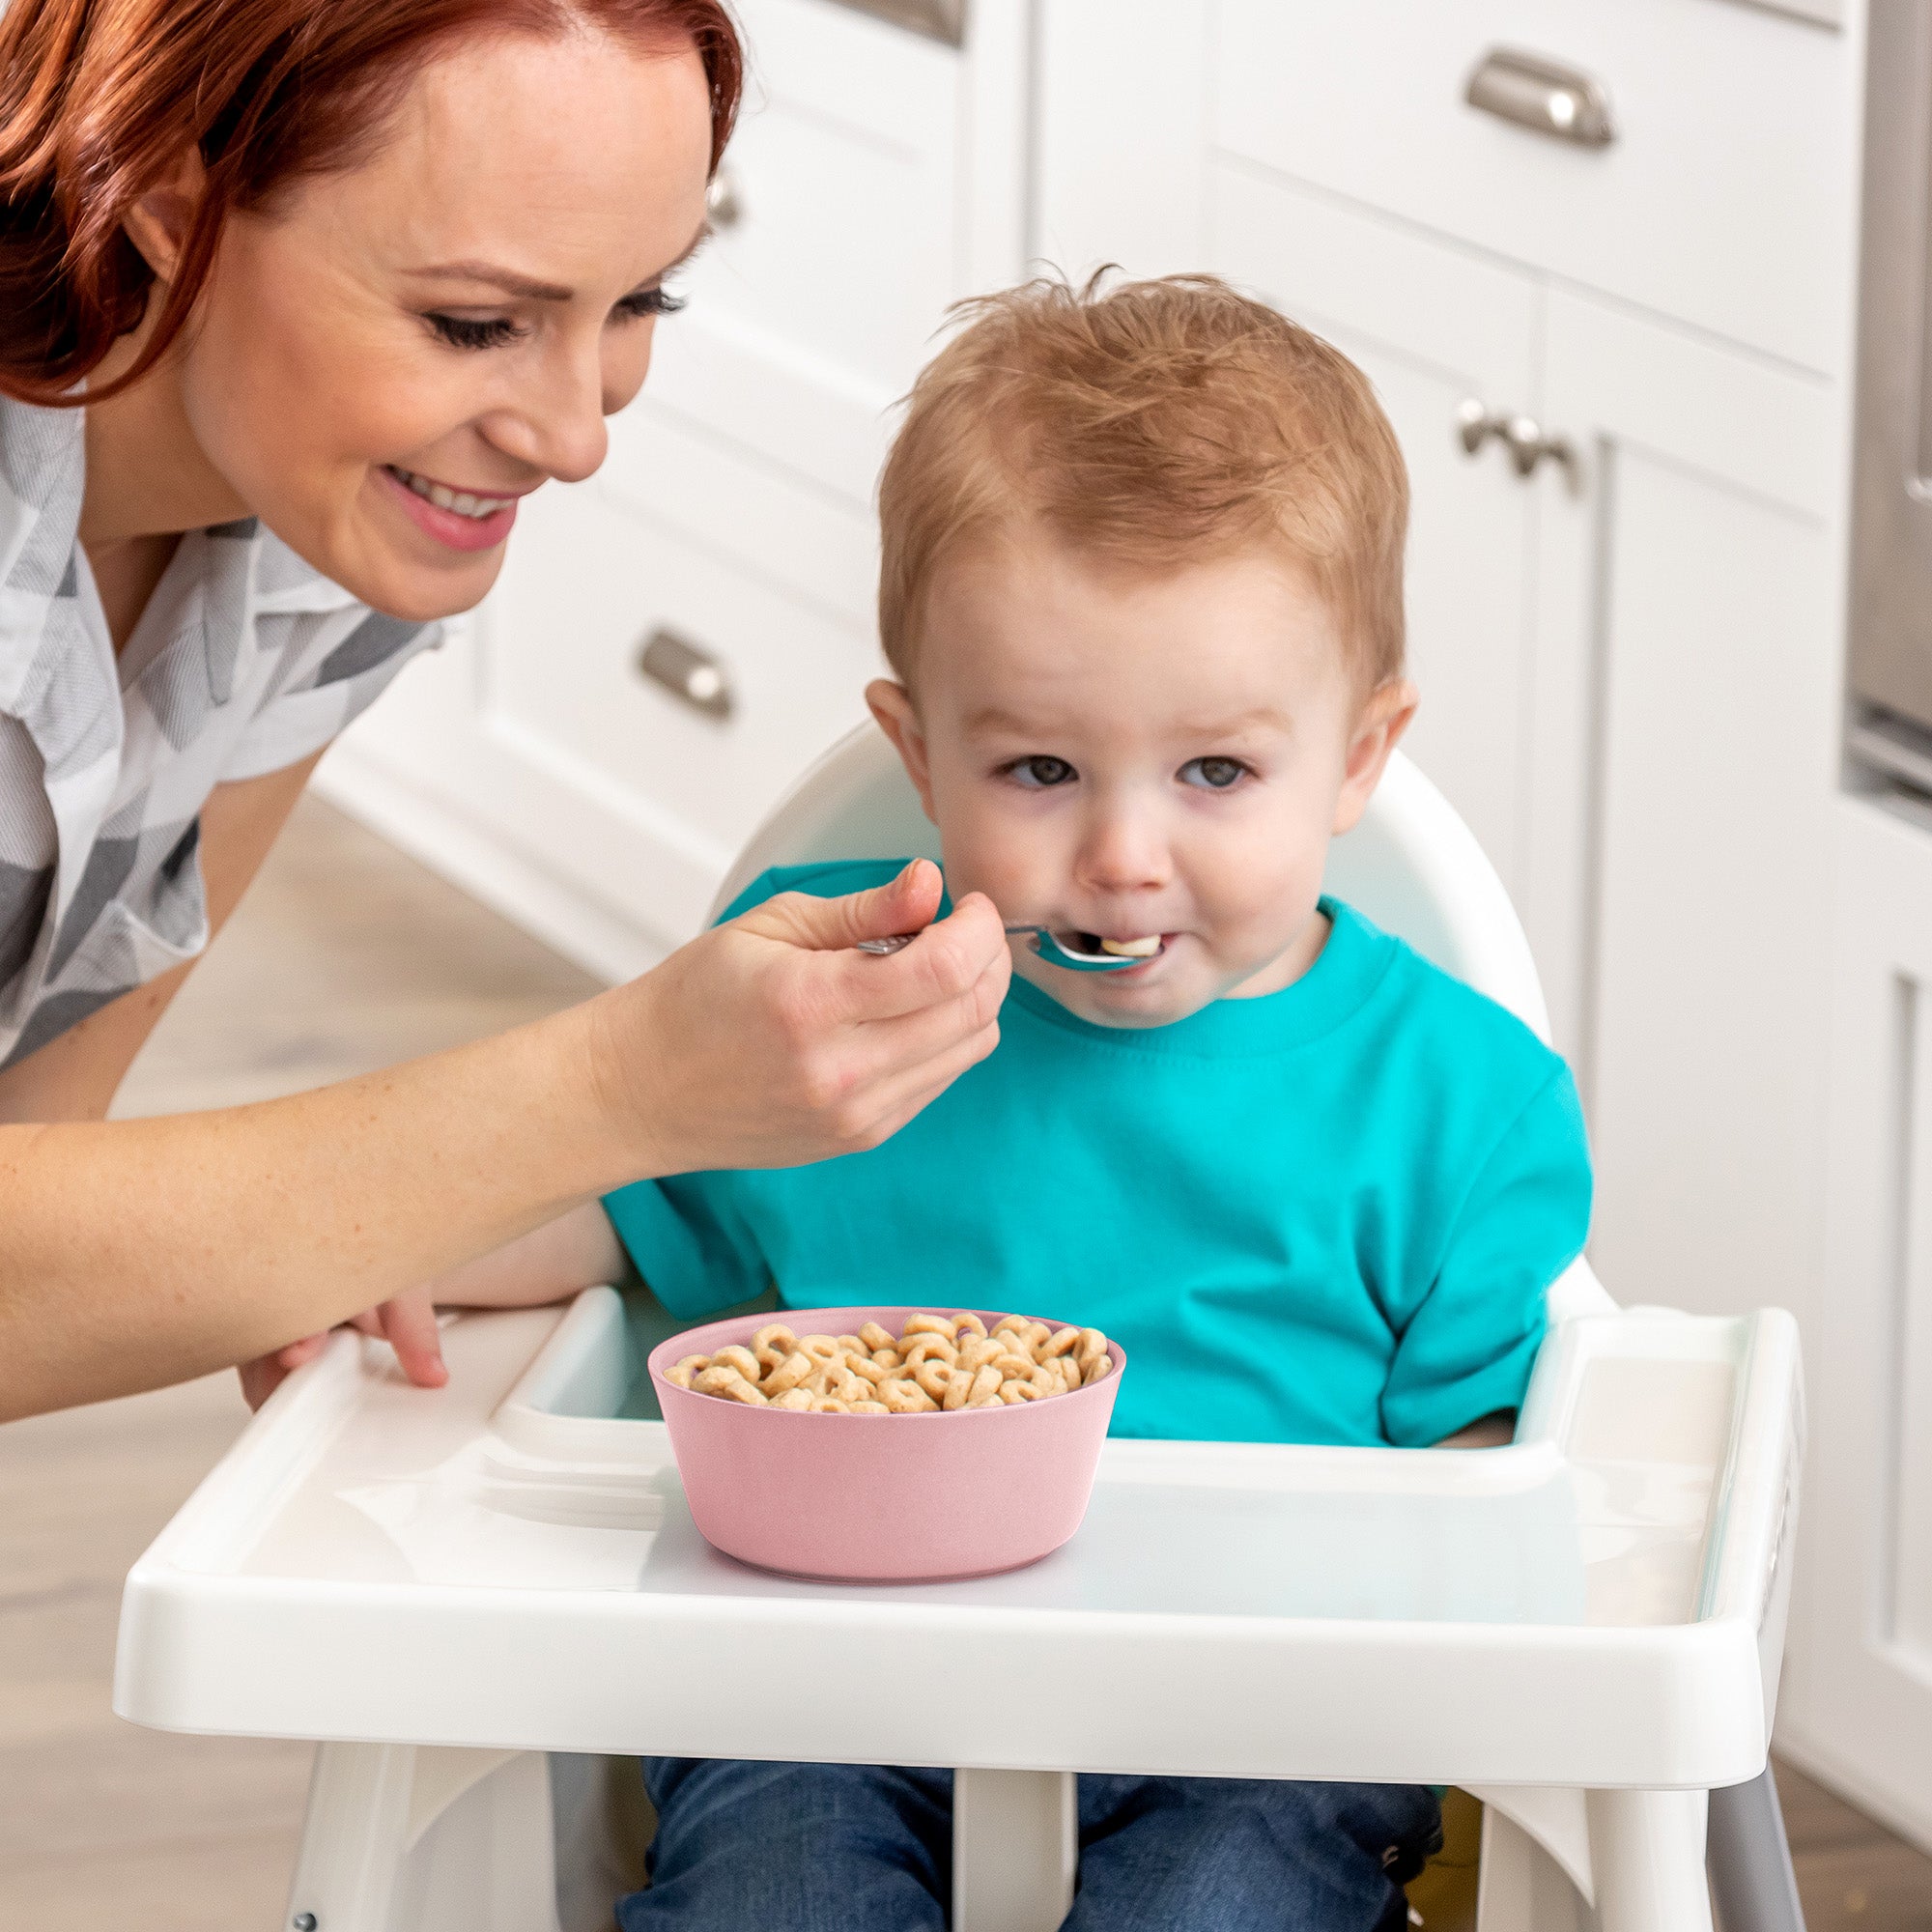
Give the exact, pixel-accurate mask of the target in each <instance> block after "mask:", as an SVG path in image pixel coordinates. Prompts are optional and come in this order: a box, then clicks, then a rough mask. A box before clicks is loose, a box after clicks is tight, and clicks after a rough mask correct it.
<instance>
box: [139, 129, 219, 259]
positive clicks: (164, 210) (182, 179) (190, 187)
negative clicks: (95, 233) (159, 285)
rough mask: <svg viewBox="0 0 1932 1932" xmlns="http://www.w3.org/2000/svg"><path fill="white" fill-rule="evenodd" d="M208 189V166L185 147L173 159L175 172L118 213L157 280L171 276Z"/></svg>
mask: <svg viewBox="0 0 1932 1932" xmlns="http://www.w3.org/2000/svg"><path fill="white" fill-rule="evenodd" d="M207 190H208V170H207V169H206V168H204V167H203V166H202V164H201V152H200V150H199V149H197V148H188V149H185V151H184V152H183V154H182V156H181V159H180V160H179V161H177V162H176V163H175V170H174V173H173V174H172V175H170V176H169V177H168V179H167V180H166V181H164V182H156V185H154V186H153V187H151V188H150V189H149V190H148V191H147V193H146V194H144V195H142V196H141V198H140V199H139V200H138V201H136V202H135V203H134V205H133V207H131V208H130V209H129V210H128V213H126V214H125V215H123V216H122V217H121V226H122V227H123V228H124V229H125V230H126V231H127V235H128V241H131V242H133V244H134V247H135V251H136V252H137V253H138V254H139V255H140V257H141V259H142V261H144V262H145V263H147V265H148V267H149V268H151V269H152V270H154V271H155V278H156V281H160V282H171V281H173V280H174V278H175V270H176V269H177V268H178V267H179V266H180V264H181V257H182V250H183V249H184V248H185V246H186V245H187V235H188V230H189V228H190V227H192V226H193V224H194V215H195V211H196V210H197V209H198V208H199V207H200V206H201V198H202V196H203V195H204V194H205V193H206V192H207Z"/></svg>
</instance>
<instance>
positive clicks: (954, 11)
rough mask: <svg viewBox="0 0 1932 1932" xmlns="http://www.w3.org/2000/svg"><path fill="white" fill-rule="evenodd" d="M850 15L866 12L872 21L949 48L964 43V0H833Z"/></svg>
mask: <svg viewBox="0 0 1932 1932" xmlns="http://www.w3.org/2000/svg"><path fill="white" fill-rule="evenodd" d="M837 4H838V6H840V7H844V8H848V9H849V10H850V11H851V12H852V13H854V14H871V16H872V17H873V19H875V20H890V21H891V22H892V23H893V25H894V26H895V27H908V28H910V29H911V30H912V32H914V33H915V34H923V35H924V36H925V37H926V39H927V40H929V41H944V42H945V43H946V44H947V45H948V46H949V47H960V46H964V45H965V44H966V0H837Z"/></svg>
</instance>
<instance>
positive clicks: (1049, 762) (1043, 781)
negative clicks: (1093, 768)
mask: <svg viewBox="0 0 1932 1932" xmlns="http://www.w3.org/2000/svg"><path fill="white" fill-rule="evenodd" d="M1007 776H1008V777H1009V778H1010V779H1011V780H1012V781H1013V782H1014V783H1015V784H1019V785H1024V786H1026V788H1027V789H1028V790H1029V791H1044V790H1045V789H1046V788H1047V787H1048V786H1049V785H1064V784H1065V783H1066V782H1067V781H1069V780H1070V779H1072V778H1073V777H1074V776H1075V774H1074V770H1073V767H1072V766H1071V765H1069V764H1068V763H1067V762H1066V760H1065V758H1049V757H1040V758H1021V759H1020V760H1018V762H1017V763H1015V764H1010V765H1009V766H1008V767H1007Z"/></svg>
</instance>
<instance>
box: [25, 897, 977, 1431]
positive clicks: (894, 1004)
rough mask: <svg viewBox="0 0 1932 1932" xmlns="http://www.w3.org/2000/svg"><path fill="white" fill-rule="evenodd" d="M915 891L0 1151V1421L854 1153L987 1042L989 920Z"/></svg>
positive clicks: (731, 933) (735, 934)
mask: <svg viewBox="0 0 1932 1932" xmlns="http://www.w3.org/2000/svg"><path fill="white" fill-rule="evenodd" d="M939 890H940V881H939V875H938V871H937V868H936V867H932V866H930V865H926V864H923V863H922V864H921V865H919V866H917V867H909V868H908V869H907V871H906V873H905V874H904V875H902V876H901V877H900V878H899V879H898V880H895V882H894V883H893V884H891V885H889V886H884V887H880V888H878V889H877V890H876V891H874V892H871V893H865V894H858V895H853V896H852V897H851V898H847V899H825V900H821V899H813V898H810V897H805V896H802V895H782V896H781V897H779V898H775V899H771V900H768V901H766V903H765V904H764V905H762V906H759V907H757V908H755V909H754V910H753V911H752V912H750V913H748V914H746V915H745V916H744V917H743V918H742V919H739V920H735V921H733V922H732V923H730V924H728V925H724V926H719V927H717V928H715V929H714V930H712V931H710V932H708V933H706V934H704V935H703V936H702V937H701V938H699V939H696V940H695V941H693V942H692V943H691V944H690V945H689V946H687V947H685V948H683V949H682V950H681V951H680V952H676V953H673V954H672V955H671V957H670V958H669V959H668V960H667V961H666V962H665V963H664V964H663V965H662V966H660V967H658V968H657V969H656V970H654V971H653V972H651V973H649V974H646V975H645V976H644V977H643V978H642V979H640V980H634V981H632V982H631V983H630V984H629V985H626V986H620V987H617V988H615V989H614V990H613V991H611V992H610V993H606V994H603V995H600V996H599V997H598V998H597V999H595V1000H592V1001H589V1002H587V1003H586V1004H584V1005H582V1006H581V1007H577V1008H573V1009H570V1010H569V1011H566V1012H563V1013H559V1014H556V1015H554V1016H553V1017H552V1018H550V1019H546V1020H542V1021H538V1022H537V1023H535V1024H534V1025H531V1026H526V1027H523V1028H520V1029H518V1030H517V1031H515V1032H513V1033H509V1034H504V1035H501V1036H498V1037H495V1038H492V1039H486V1040H482V1041H478V1042H476V1043H475V1044H473V1045H470V1046H467V1047H460V1048H457V1049H456V1050H454V1051H452V1052H449V1053H443V1054H438V1055H436V1056H433V1057H432V1058H429V1059H426V1060H419V1061H414V1062H411V1063H409V1064H407V1065H402V1066H398V1067H393V1068H389V1069H387V1070H385V1071H384V1072H381V1073H376V1074H370V1075H366V1076H364V1077H363V1078H360V1079H357V1080H351V1081H345V1082H342V1083H341V1084H339V1085H337V1086H334V1087H327V1088H323V1089H321V1090H319V1091H318V1092H316V1093H312V1094H298V1095H296V1096H294V1097H292V1098H289V1099H284V1100H273V1101H267V1102H263V1103H261V1104H259V1105H256V1106H251V1107H239V1108H229V1109H223V1110H221V1111H218V1112H214V1113H209V1114H200V1115H185V1116H178V1117H173V1118H168V1119H162V1120H154V1121H129V1122H114V1123H111V1124H96V1123H79V1122H56V1123H52V1124H41V1125H12V1126H0V1204H4V1205H3V1206H0V1415H14V1414H22V1413H27V1412H30V1411H32V1410H35V1409H39V1408H48V1407H54V1406H60V1405H62V1404H65V1403H74V1402H86V1401H93V1400H96V1399H98V1398H99V1397H102V1396H108V1395H116V1394H122V1393H126V1392H128V1391H130V1390H133V1389H138V1388H145V1387H153V1386H156V1385H158V1384H160V1383H163V1382H167V1381H172V1380H179V1379H183V1378H186V1377H189V1376H192V1375H197V1374H200V1373H203V1372H204V1371H207V1370H210V1369H213V1368H217V1367H221V1366H223V1365H225V1364H228V1363H232V1362H236V1361H239V1360H242V1359H245V1358H247V1357H249V1356H254V1355H260V1354H265V1353H267V1352H269V1351H270V1350H273V1349H276V1348H279V1347H280V1346H282V1345H283V1344H285V1343H287V1342H290V1341H292V1340H294V1339H296V1338H297V1337H299V1336H302V1335H306V1334H310V1333H312V1332H314V1331H316V1330H318V1329H322V1328H326V1327H328V1326H331V1325H332V1324H333V1323H335V1322H336V1321H342V1320H344V1319H346V1318H347V1317H349V1316H351V1315H354V1314H355V1313H356V1312H357V1311H359V1310H363V1309H367V1308H370V1307H372V1306H374V1305H375V1304H377V1303H379V1302H382V1301H385V1300H388V1299H389V1298H391V1297H392V1296H394V1295H396V1294H397V1293H401V1292H403V1291H405V1290H407V1289H411V1288H414V1287H419V1286H420V1285H421V1284H422V1283H424V1282H426V1281H432V1280H434V1279H436V1277H438V1276H439V1275H441V1274H444V1273H446V1272H448V1271H449V1270H450V1269H452V1268H455V1267H458V1266H460V1265H461V1264H464V1263H466V1262H469V1261H471V1260H472V1259H474V1258H475V1257H476V1256H478V1255H481V1254H483V1253H485V1252H486V1251H487V1250H489V1249H492V1248H495V1247H497V1246H500V1245H501V1244H503V1243H505V1242H508V1241H513V1240H516V1239H518V1238H519V1237H521V1236H525V1235H527V1234H528V1233H530V1231H531V1230H533V1229H535V1228H537V1227H540V1226H541V1225H542V1224H544V1223H545V1222H548V1221H550V1220H553V1219H554V1218H555V1217H556V1216H558V1215H560V1214H562V1213H564V1212H566V1211H568V1210H569V1209H570V1208H575V1207H577V1206H579V1205H580V1204H582V1203H584V1202H586V1201H589V1200H591V1199H592V1198H593V1197H595V1196H597V1195H600V1194H603V1193H606V1192H608V1191H609V1190H610V1189H611V1188H612V1187H615V1186H619V1185H621V1184H623V1183H624V1182H626V1181H629V1180H633V1179H639V1178H641V1177H644V1176H650V1175H659V1174H671V1173H678V1172H683V1171H688V1170H691V1169H696V1168H708V1167H734V1166H741V1167H742V1166H782V1165H786V1164H790V1163H794V1162H799V1161H806V1160H814V1159H820V1158H823V1157H825V1156H827V1155H831V1154H835V1153H839V1152H846V1151H853V1150H855V1149H859V1148H864V1147H871V1146H875V1145H877V1143H878V1142H879V1141H881V1140H883V1139H885V1138H886V1137H887V1136H888V1135H889V1134H891V1133H893V1132H894V1131H895V1130H896V1129H897V1128H898V1127H899V1126H900V1125H902V1124H903V1123H904V1122H906V1121H907V1120H909V1119H911V1118H912V1116H913V1115H914V1114H916V1113H917V1112H918V1111H919V1110H920V1108H922V1107H923V1106H924V1105H925V1103H926V1102H927V1101H928V1100H930V1099H931V1098H932V1097H933V1096H934V1095H935V1094H938V1093H939V1092H941V1091H942V1090H943V1089H944V1088H945V1087H946V1086H948V1085H950V1084H951V1082H952V1080H953V1079H954V1078H956V1077H957V1076H958V1074H960V1073H961V1072H963V1071H964V1070H965V1069H966V1068H967V1067H968V1066H970V1065H973V1064H974V1063H975V1062H976V1061H978V1060H980V1059H982V1058H983V1057H984V1056H985V1055H986V1054H987V1053H988V1052H990V1051H991V1050H992V1047H993V1045H994V1043H995V1041H996V1040H997V1037H998V1033H997V1015H998V1010H999V1005H1000V1001H1001V999H1002V998H1003V997H1004V995H1005V991H1006V983H1007V977H1008V971H1009V954H1008V951H1007V944H1006V938H1005V934H1004V932H1003V930H1002V927H1001V924H1000V921H999V916H998V914H997V913H996V912H995V911H994V910H993V908H992V906H991V905H990V904H989V903H987V902H986V901H985V900H984V899H982V898H975V897H969V898H967V899H966V900H964V901H962V902H961V904H960V906H959V907H958V908H957V909H956V910H955V912H954V913H953V915H952V917H951V918H950V919H948V920H947V921H946V922H944V923H942V924H937V925H933V926H931V927H930V929H929V930H926V931H924V932H923V934H922V936H921V938H920V939H919V940H918V941H917V942H916V943H915V944H913V945H912V946H909V947H907V948H906V949H905V950H904V951H903V952H899V953H896V954H895V955H893V956H892V957H890V958H875V957H872V956H870V955H867V954H863V953H858V952H853V951H851V950H850V949H851V947H852V945H853V942H854V941H856V940H857V939H859V938H863V937H869V936H874V935H881V936H882V935H884V934H886V933H889V932H894V931H908V930H914V929H918V928H921V927H923V926H925V924H926V922H927V921H929V920H930V919H931V917H932V915H933V913H934V912H935V911H936V910H937V906H938V899H939Z"/></svg>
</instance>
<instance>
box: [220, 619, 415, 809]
mask: <svg viewBox="0 0 1932 1932" xmlns="http://www.w3.org/2000/svg"><path fill="white" fill-rule="evenodd" d="M259 623H260V626H261V631H262V639H263V642H264V644H265V645H268V646H269V647H270V648H276V647H279V649H280V650H281V651H282V652H283V653H284V662H283V665H282V667H281V668H280V670H279V673H278V675H277V676H276V678H275V680H274V681H273V683H272V684H271V685H270V688H269V691H268V694H267V695H266V696H264V697H263V699H262V701H261V703H260V704H259V706H258V707H257V709H256V712H255V715H254V717H253V718H252V719H250V720H249V722H248V724H247V725H246V726H245V727H244V728H243V729H242V730H241V733H240V734H239V735H238V736H237V737H236V740H235V743H234V745H233V746H232V748H231V749H230V751H229V754H228V757H227V759H226V760H225V761H224V763H223V765H222V769H221V776H222V778H223V779H224V780H236V779H253V778H260V777H262V776H263V775H264V774H265V773H267V772H278V771H281V770H283V769H284V768H285V767H287V766H289V765H293V764H298V763H299V762H300V761H301V760H302V759H303V758H306V757H307V756H309V754H310V753H314V752H319V751H321V750H322V748H323V747H324V746H325V745H327V743H328V742H329V741H330V740H331V739H332V738H334V737H335V736H336V735H337V734H338V733H339V732H340V731H342V730H343V728H344V727H345V726H346V725H348V724H349V723H350V722H351V720H353V719H355V718H356V717H358V716H359V715H360V714H361V713H362V712H363V711H364V710H365V709H366V708H367V707H368V706H369V705H371V704H373V703H374V702H375V700H376V699H377V698H378V697H379V696H382V694H383V692H384V690H385V689H387V687H388V684H389V681H390V680H391V679H392V678H393V677H394V676H395V675H396V673H397V672H398V671H399V670H401V669H402V668H403V667H404V666H405V665H406V664H408V663H409V661H410V660H411V659H412V657H414V656H415V655H416V654H417V653H418V652H420V651H425V650H428V649H430V648H431V647H432V646H433V645H435V644H438V643H440V642H441V640H442V626H441V625H440V624H435V623H428V624H423V623H415V622H412V621H411V620H409V619H407V618H402V617H388V616H384V614H383V613H382V612H381V611H369V610H365V609H363V608H362V607H361V606H359V605H355V606H352V607H350V609H349V610H347V611H331V612H329V613H328V614H327V617H325V618H323V619H321V620H320V621H319V620H318V619H317V618H316V617H315V616H313V615H304V616H302V617H298V618H291V617H288V616H276V615H270V616H265V617H263V618H261V619H260V620H259ZM276 631H281V632H282V633H284V635H283V636H281V637H279V638H277V637H274V636H273V633H275V632H276Z"/></svg>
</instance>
